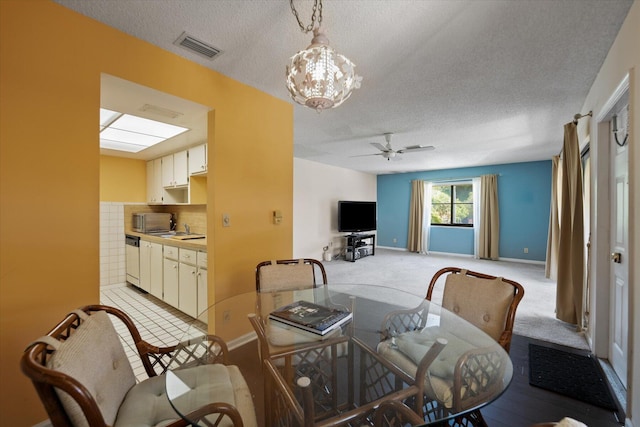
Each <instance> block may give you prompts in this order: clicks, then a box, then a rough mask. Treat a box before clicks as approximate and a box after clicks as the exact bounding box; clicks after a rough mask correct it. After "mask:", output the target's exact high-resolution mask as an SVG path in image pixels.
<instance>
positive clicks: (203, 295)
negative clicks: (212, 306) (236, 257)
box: [196, 251, 209, 314]
mask: <svg viewBox="0 0 640 427" xmlns="http://www.w3.org/2000/svg"><path fill="white" fill-rule="evenodd" d="M197 259H198V262H197V264H198V272H197V273H196V276H197V282H198V314H200V313H202V312H203V311H205V310H206V309H207V308H209V300H208V299H207V295H208V293H207V288H208V284H207V253H206V252H202V251H200V252H198V256H197Z"/></svg>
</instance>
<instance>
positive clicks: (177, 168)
mask: <svg viewBox="0 0 640 427" xmlns="http://www.w3.org/2000/svg"><path fill="white" fill-rule="evenodd" d="M188 157H189V156H188V154H187V150H183V151H178V152H177V153H173V154H169V155H168V156H164V157H163V158H162V186H163V187H164V188H176V187H186V186H187V185H189V165H188Z"/></svg>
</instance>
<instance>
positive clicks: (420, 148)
mask: <svg viewBox="0 0 640 427" xmlns="http://www.w3.org/2000/svg"><path fill="white" fill-rule="evenodd" d="M435 148H436V147H434V146H433V145H412V146H409V147H404V148H403V149H402V150H398V153H415V152H418V151H431V150H435Z"/></svg>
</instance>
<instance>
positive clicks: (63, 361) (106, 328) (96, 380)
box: [47, 311, 136, 426]
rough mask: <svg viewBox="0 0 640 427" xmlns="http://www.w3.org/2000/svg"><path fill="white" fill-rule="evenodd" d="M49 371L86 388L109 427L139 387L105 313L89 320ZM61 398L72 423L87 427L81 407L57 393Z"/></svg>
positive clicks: (61, 348) (59, 352)
mask: <svg viewBox="0 0 640 427" xmlns="http://www.w3.org/2000/svg"><path fill="white" fill-rule="evenodd" d="M47 367H49V368H50V369H54V370H56V371H60V372H63V373H65V374H67V375H69V376H71V377H73V378H75V379H76V380H78V381H79V382H80V383H81V384H83V385H84V386H85V387H86V388H87V389H88V390H89V392H90V393H91V394H92V395H93V396H94V398H95V400H96V402H97V404H98V406H99V408H100V411H101V412H102V416H103V418H104V420H105V422H106V423H107V424H110V425H113V423H114V421H115V419H116V415H117V413H118V408H119V407H120V404H121V403H122V401H123V400H124V397H125V395H126V394H127V392H128V391H129V389H130V388H131V387H133V385H134V384H135V383H136V379H135V375H134V374H133V370H132V369H131V365H130V364H129V360H128V359H127V355H126V354H125V352H124V349H123V348H122V344H121V343H120V339H119V338H118V334H117V333H116V331H115V328H114V327H113V324H112V323H111V320H110V319H109V317H108V315H107V313H106V312H103V311H100V312H96V313H94V314H93V315H91V316H88V317H87V318H86V320H84V321H83V322H82V323H81V324H80V326H79V327H78V329H77V331H76V332H75V333H73V334H72V335H71V336H70V337H69V338H68V339H67V340H66V341H64V342H62V343H61V344H60V345H59V348H58V349H57V350H56V351H54V352H53V354H52V355H51V358H50V359H49V361H48V363H47ZM58 395H59V397H60V400H61V401H62V404H63V406H64V408H65V411H66V412H67V414H68V415H69V418H70V419H71V421H72V423H73V424H74V425H75V426H87V425H88V424H87V421H86V419H85V417H84V415H83V413H82V410H81V409H80V407H79V406H78V404H77V403H76V402H75V401H74V400H73V399H72V398H71V397H70V396H68V395H67V394H66V393H64V392H63V391H58Z"/></svg>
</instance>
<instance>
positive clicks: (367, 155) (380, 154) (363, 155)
mask: <svg viewBox="0 0 640 427" xmlns="http://www.w3.org/2000/svg"><path fill="white" fill-rule="evenodd" d="M383 154H384V153H375V154H358V155H357V156H349V157H369V156H382V155H383Z"/></svg>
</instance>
